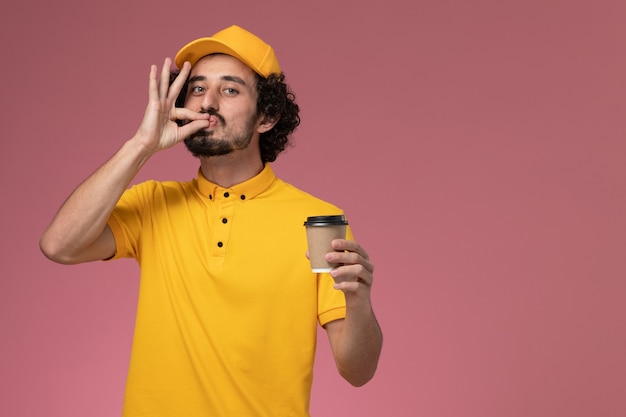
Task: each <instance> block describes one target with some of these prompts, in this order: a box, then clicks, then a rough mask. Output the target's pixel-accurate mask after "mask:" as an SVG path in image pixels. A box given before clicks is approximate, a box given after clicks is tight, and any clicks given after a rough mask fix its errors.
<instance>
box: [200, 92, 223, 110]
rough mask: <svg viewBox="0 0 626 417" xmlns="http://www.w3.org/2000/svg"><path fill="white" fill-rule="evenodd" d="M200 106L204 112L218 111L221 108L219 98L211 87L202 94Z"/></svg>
mask: <svg viewBox="0 0 626 417" xmlns="http://www.w3.org/2000/svg"><path fill="white" fill-rule="evenodd" d="M200 106H201V109H202V110H201V111H203V112H207V113H208V112H212V111H214V112H217V110H218V109H219V99H218V97H217V95H216V94H215V93H214V92H213V91H212V90H211V89H208V90H207V91H206V92H205V93H204V95H203V96H202V101H201V103H200Z"/></svg>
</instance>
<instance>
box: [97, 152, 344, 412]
mask: <svg viewBox="0 0 626 417" xmlns="http://www.w3.org/2000/svg"><path fill="white" fill-rule="evenodd" d="M330 214H342V212H341V210H340V209H338V208H337V207H335V206H333V205H331V204H329V203H326V202H324V201H322V200H319V199H317V198H315V197H313V196H311V195H309V194H307V193H305V192H303V191H300V190H298V189H296V188H295V187H293V186H291V185H289V184H287V183H285V182H284V181H282V180H280V179H278V178H276V176H275V175H274V172H273V171H272V169H271V167H270V165H269V164H268V165H266V166H265V168H264V170H263V171H262V172H261V173H260V174H259V175H257V176H256V177H254V178H252V179H250V180H248V181H246V182H244V183H241V184H238V185H235V186H233V187H231V188H228V189H225V188H222V187H219V186H217V185H215V184H213V183H211V182H209V181H208V180H207V179H206V178H204V177H203V176H202V174H201V173H199V174H198V178H197V180H193V181H189V182H156V181H148V182H145V183H142V184H139V185H137V186H134V187H132V188H131V189H129V190H127V191H126V193H125V194H124V195H123V197H122V199H121V200H120V202H119V203H118V205H117V207H116V208H115V210H114V212H113V214H112V216H111V218H110V220H109V226H110V227H111V229H112V231H113V234H114V236H115V241H116V245H117V251H116V254H115V257H116V258H120V257H134V258H136V259H137V261H138V263H139V265H140V267H141V284H140V295H139V304H138V311H137V321H136V326H135V336H134V341H133V350H132V356H131V363H130V370H129V375H128V380H127V387H126V396H125V403H124V412H123V415H124V416H125V417H140V416H141V417H144V416H145V417H148V416H150V417H175V416H181V417H182V416H184V417H200V416H202V417H206V416H220V417H221V416H233V417H248V416H250V417H252V416H254V417H262V416H268V417H269V416H272V417H276V416H281V417H290V416H293V417H303V416H308V415H309V412H308V408H309V397H310V389H311V383H312V369H313V360H314V355H315V345H316V334H317V323H319V324H321V325H324V324H326V323H328V322H330V321H332V320H336V319H340V318H343V317H345V298H344V296H343V293H342V292H341V291H337V290H335V289H334V288H333V287H332V285H333V280H332V278H331V277H330V275H328V274H314V273H312V272H311V270H310V266H309V263H308V260H307V259H306V257H305V252H306V248H307V244H306V233H305V230H304V227H303V223H304V221H305V220H306V218H307V217H308V216H316V215H330ZM348 238H351V232H350V230H348Z"/></svg>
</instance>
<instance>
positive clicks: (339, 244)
mask: <svg viewBox="0 0 626 417" xmlns="http://www.w3.org/2000/svg"><path fill="white" fill-rule="evenodd" d="M331 245H332V247H333V249H334V250H336V251H348V252H355V253H358V254H359V255H360V256H361V257H362V258H363V259H369V258H370V257H369V255H368V254H367V251H366V250H365V249H364V248H363V247H362V246H361V245H359V244H358V243H356V242H355V241H353V240H346V239H335V240H333V241H332V242H331Z"/></svg>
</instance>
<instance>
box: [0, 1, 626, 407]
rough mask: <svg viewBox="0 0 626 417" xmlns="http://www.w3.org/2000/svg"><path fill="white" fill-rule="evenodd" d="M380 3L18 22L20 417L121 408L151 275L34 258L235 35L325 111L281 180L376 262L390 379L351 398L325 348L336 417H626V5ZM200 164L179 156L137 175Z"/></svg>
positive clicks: (9, 220) (11, 341)
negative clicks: (204, 43) (163, 70)
mask: <svg viewBox="0 0 626 417" xmlns="http://www.w3.org/2000/svg"><path fill="white" fill-rule="evenodd" d="M367 3H368V2H360V1H358V2H357V1H350V2H348V1H345V2H341V1H335V0H333V1H330V0H322V1H320V0H317V1H311V2H306V3H305V2H299V1H291V2H288V1H284V2H282V3H281V2H277V1H271V0H270V1H268V2H258V1H249V0H245V1H241V2H217V3H208V2H200V1H194V0H182V1H178V2H171V1H170V2H165V1H161V2H159V1H158V0H157V1H145V2H140V1H132V0H125V1H121V0H109V1H98V2H88V1H78V0H74V1H72V0H60V1H55V2H48V1H43V0H37V1H28V0H25V1H23V2H11V3H7V4H5V5H4V6H3V8H2V9H3V11H2V14H1V15H0V30H1V31H2V36H0V45H1V52H2V59H3V65H2V90H1V92H2V95H1V97H2V98H1V100H2V112H1V113H0V117H2V130H3V131H2V136H3V139H2V141H1V144H0V147H1V148H0V149H1V153H0V158H1V162H2V163H1V164H0V170H1V171H0V174H1V175H0V178H1V181H2V190H3V195H4V198H3V202H4V208H3V209H2V213H3V216H2V219H1V220H0V221H1V222H2V224H1V226H2V230H3V236H4V238H3V239H2V241H1V245H2V251H1V252H0V253H1V255H0V256H1V257H2V264H3V265H4V268H3V269H2V271H3V272H2V273H1V275H2V279H1V280H0V297H1V298H0V335H1V336H0V337H2V342H1V344H0V414H1V415H5V416H12V417H18V416H20V417H21V416H24V417H40V416H46V417H68V416H89V417H99V416H103V417H104V416H115V415H119V412H120V408H121V402H122V394H123V387H124V381H125V374H126V367H127V363H128V357H129V349H130V344H131V335H132V329H133V318H134V309H135V301H136V296H137V267H136V265H135V264H134V262H133V261H121V262H117V263H110V264H104V263H95V264H90V265H81V266H75V267H67V266H59V265H55V264H52V263H50V262H48V261H46V260H45V259H44V258H43V256H42V255H40V253H39V250H38V247H37V241H38V239H39V235H40V233H41V231H42V230H43V228H44V227H45V225H46V224H47V222H48V221H49V220H50V218H51V216H52V215H53V214H54V212H55V210H56V209H57V207H58V206H59V205H60V204H61V202H62V201H63V200H64V198H65V197H66V196H67V195H68V193H69V192H70V191H71V190H72V189H73V188H74V187H75V186H76V185H77V183H78V182H79V181H80V180H82V179H83V178H84V177H85V176H87V175H88V174H89V173H90V172H91V171H92V170H93V169H95V168H96V167H97V166H98V165H100V164H101V163H102V162H103V161H104V160H105V159H106V158H108V157H109V156H110V155H111V154H112V153H113V152H114V151H115V150H116V149H117V148H118V146H119V145H120V144H121V143H122V142H123V141H124V140H125V139H126V138H128V137H130V136H131V135H132V134H133V133H134V131H135V129H136V128H137V126H138V123H139V121H140V118H141V116H142V113H143V109H144V106H145V102H146V94H147V93H146V91H147V77H148V71H149V66H150V64H152V63H158V64H160V63H161V62H162V60H163V58H164V57H165V56H166V55H169V56H172V55H173V54H174V53H175V52H176V51H177V50H178V48H179V47H180V46H181V45H182V44H184V43H185V42H187V41H188V40H190V39H192V38H194V37H199V36H205V35H209V34H211V33H213V32H214V31H216V30H219V29H221V28H222V27H225V26H227V25H230V24H233V23H237V24H240V25H242V26H244V27H247V28H249V29H250V30H252V31H255V32H257V33H259V34H260V35H261V36H263V37H264V38H266V39H268V40H269V41H270V42H271V43H272V44H273V46H274V47H275V49H276V50H277V51H278V54H279V57H280V59H281V62H282V65H283V69H284V70H285V72H286V74H287V80H288V81H289V82H290V83H291V84H292V85H293V88H294V90H295V92H296V94H297V97H298V99H299V102H300V104H301V107H302V109H303V111H302V117H303V124H302V126H301V128H300V129H299V131H298V132H297V137H296V140H297V144H296V147H294V148H292V149H290V150H289V151H288V152H287V153H286V154H284V155H282V156H281V157H280V158H279V161H278V163H277V164H276V165H275V168H276V170H277V171H278V173H279V174H280V175H281V176H282V177H283V178H285V179H286V180H288V181H290V182H292V183H294V184H296V185H298V186H300V187H302V188H304V189H307V190H309V191H311V192H313V193H315V194H317V195H319V196H321V197H323V198H326V199H328V200H331V201H333V202H335V203H337V204H339V205H341V206H342V207H344V208H345V210H346V212H347V215H348V216H349V218H350V221H351V223H352V225H353V227H354V229H355V232H356V236H357V238H358V240H359V241H360V242H361V243H362V244H363V245H364V246H365V247H366V248H367V249H368V251H369V252H370V253H371V255H372V259H373V260H374V262H375V264H376V268H377V269H376V276H375V278H376V283H375V287H374V303H375V308H376V311H377V314H378V317H379V319H380V322H381V324H382V326H383V328H384V333H385V338H386V339H385V347H384V352H383V356H382V358H381V362H380V369H379V372H378V374H377V376H376V378H375V379H374V380H373V381H372V382H371V383H370V384H369V385H367V386H366V387H364V388H361V389H354V388H351V387H349V386H348V385H347V384H346V383H344V382H342V381H341V380H340V378H339V377H338V376H337V375H336V372H335V371H334V369H333V365H332V362H331V359H330V356H329V351H328V347H327V344H326V341H325V340H322V343H321V344H320V355H319V360H318V363H317V368H316V369H317V371H316V379H315V386H314V392H313V399H312V401H313V405H312V412H313V414H314V416H318V417H321V416H327V417H332V416H360V417H366V416H372V417H373V416H393V417H413V416H428V417H458V416H464V417H474V416H475V417H491V416H493V417H496V416H497V417H500V416H507V417H544V416H545V417H548V416H550V417H551V416H568V417H578V416H580V417H583V416H584V417H587V416H603V417H611V416H616V417H617V416H624V415H626V396H625V395H624V393H625V392H626V354H625V352H626V332H625V329H626V296H625V294H626V260H625V259H626V256H625V250H626V215H625V213H626V180H625V177H626V163H625V157H626V117H625V114H626V81H625V80H626V54H625V51H626V25H625V24H624V22H625V21H626V3H624V1H623V0H615V1H609V0H606V1H604V0H593V1H592V0H572V1H557V0H531V1H508V0H501V1H497V0H478V1H466V0H438V1H422V0H416V1H409V0H404V1H403V0H389V1H385V2H383V3H381V2H373V3H372V4H371V5H366V4H367ZM196 167H197V162H196V161H195V160H194V159H193V158H192V157H190V156H188V155H187V152H186V151H185V150H184V149H182V148H178V149H173V150H170V151H169V152H164V153H162V154H160V155H158V156H157V157H155V158H154V159H153V160H152V161H150V162H149V164H148V165H147V166H146V167H145V169H144V171H143V172H142V173H141V175H140V177H139V178H138V180H142V179H145V178H157V179H188V178H191V177H192V176H193V175H195V172H196Z"/></svg>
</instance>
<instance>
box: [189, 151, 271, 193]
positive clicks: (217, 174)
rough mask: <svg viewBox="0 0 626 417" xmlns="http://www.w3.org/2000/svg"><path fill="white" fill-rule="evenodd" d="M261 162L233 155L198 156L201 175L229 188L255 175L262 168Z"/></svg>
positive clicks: (259, 159)
mask: <svg viewBox="0 0 626 417" xmlns="http://www.w3.org/2000/svg"><path fill="white" fill-rule="evenodd" d="M263 167H264V165H263V162H262V161H261V158H260V157H257V158H244V159H241V158H237V157H236V156H235V155H232V154H231V155H225V156H214V157H210V158H200V169H201V171H202V175H204V177H205V178H206V179H207V180H209V181H211V182H212V183H214V184H217V185H219V186H220V187H224V188H229V187H232V186H233V185H236V184H239V183H242V182H244V181H247V180H249V179H250V178H252V177H254V176H256V175H257V174H258V173H259V172H261V171H262V170H263Z"/></svg>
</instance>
